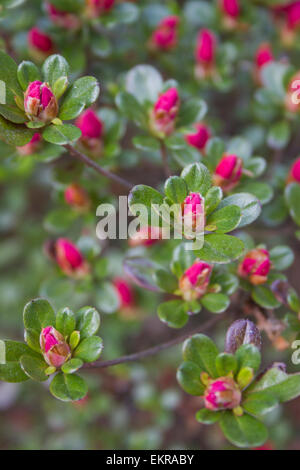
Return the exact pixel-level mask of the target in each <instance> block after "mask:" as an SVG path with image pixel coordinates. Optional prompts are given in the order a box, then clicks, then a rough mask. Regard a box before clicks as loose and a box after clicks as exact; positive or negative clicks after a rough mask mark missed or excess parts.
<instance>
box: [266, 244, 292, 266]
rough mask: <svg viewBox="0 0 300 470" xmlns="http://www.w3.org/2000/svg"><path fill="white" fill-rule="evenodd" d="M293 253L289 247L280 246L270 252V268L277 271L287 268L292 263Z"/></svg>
mask: <svg viewBox="0 0 300 470" xmlns="http://www.w3.org/2000/svg"><path fill="white" fill-rule="evenodd" d="M294 259H295V257H294V253H293V251H292V250H291V248H290V247H288V246H284V245H280V246H276V247H275V248H272V250H270V260H271V262H272V267H274V268H275V269H278V270H279V271H281V270H284V269H287V268H289V267H290V266H291V265H292V264H293V262H294Z"/></svg>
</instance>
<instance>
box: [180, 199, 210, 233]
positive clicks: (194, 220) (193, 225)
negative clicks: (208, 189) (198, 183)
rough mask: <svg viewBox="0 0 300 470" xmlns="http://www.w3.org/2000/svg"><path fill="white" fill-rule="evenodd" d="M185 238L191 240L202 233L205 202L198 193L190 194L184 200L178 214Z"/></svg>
mask: <svg viewBox="0 0 300 470" xmlns="http://www.w3.org/2000/svg"><path fill="white" fill-rule="evenodd" d="M179 217H180V223H181V224H182V230H183V233H184V236H185V238H187V239H189V240H190V239H191V240H193V239H194V238H196V235H197V234H199V233H204V227H205V200H204V197H202V196H201V194H200V193H190V194H189V195H188V196H187V197H186V198H185V200H184V202H183V204H182V208H181V213H180V214H179Z"/></svg>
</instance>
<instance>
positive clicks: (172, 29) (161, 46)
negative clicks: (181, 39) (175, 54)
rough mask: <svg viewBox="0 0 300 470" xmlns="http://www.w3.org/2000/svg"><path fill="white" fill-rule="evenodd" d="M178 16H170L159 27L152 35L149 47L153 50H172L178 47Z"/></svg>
mask: <svg viewBox="0 0 300 470" xmlns="http://www.w3.org/2000/svg"><path fill="white" fill-rule="evenodd" d="M178 24H179V17H178V16H175V15H173V16H168V17H166V18H164V19H163V20H162V21H161V22H160V23H159V25H158V27H157V29H156V30H155V31H154V32H153V33H152V36H151V39H150V43H149V46H150V48H151V49H153V50H170V49H174V47H175V46H176V45H177V27H178Z"/></svg>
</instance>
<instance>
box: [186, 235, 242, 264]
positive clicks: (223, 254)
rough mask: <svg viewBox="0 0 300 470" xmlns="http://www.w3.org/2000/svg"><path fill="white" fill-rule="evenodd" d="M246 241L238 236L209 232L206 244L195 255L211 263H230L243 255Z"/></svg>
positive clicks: (206, 236) (205, 238)
mask: <svg viewBox="0 0 300 470" xmlns="http://www.w3.org/2000/svg"><path fill="white" fill-rule="evenodd" d="M243 252H244V243H243V242H242V241H241V240H240V239H238V238H237V237H233V236H231V235H223V234H209V235H205V237H204V246H203V248H202V249H201V250H199V251H195V255H196V256H198V257H199V258H200V259H201V260H203V261H207V262H209V263H221V264H224V263H230V262H231V261H234V260H235V259H238V258H239V257H240V256H242V254H243Z"/></svg>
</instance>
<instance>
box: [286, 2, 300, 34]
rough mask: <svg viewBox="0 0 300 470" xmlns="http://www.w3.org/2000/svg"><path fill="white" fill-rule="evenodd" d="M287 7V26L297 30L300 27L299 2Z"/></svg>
mask: <svg viewBox="0 0 300 470" xmlns="http://www.w3.org/2000/svg"><path fill="white" fill-rule="evenodd" d="M287 7H288V8H287V26H288V28H290V29H297V28H298V27H299V26H300V2H292V3H291V4H289V5H288V6H287Z"/></svg>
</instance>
